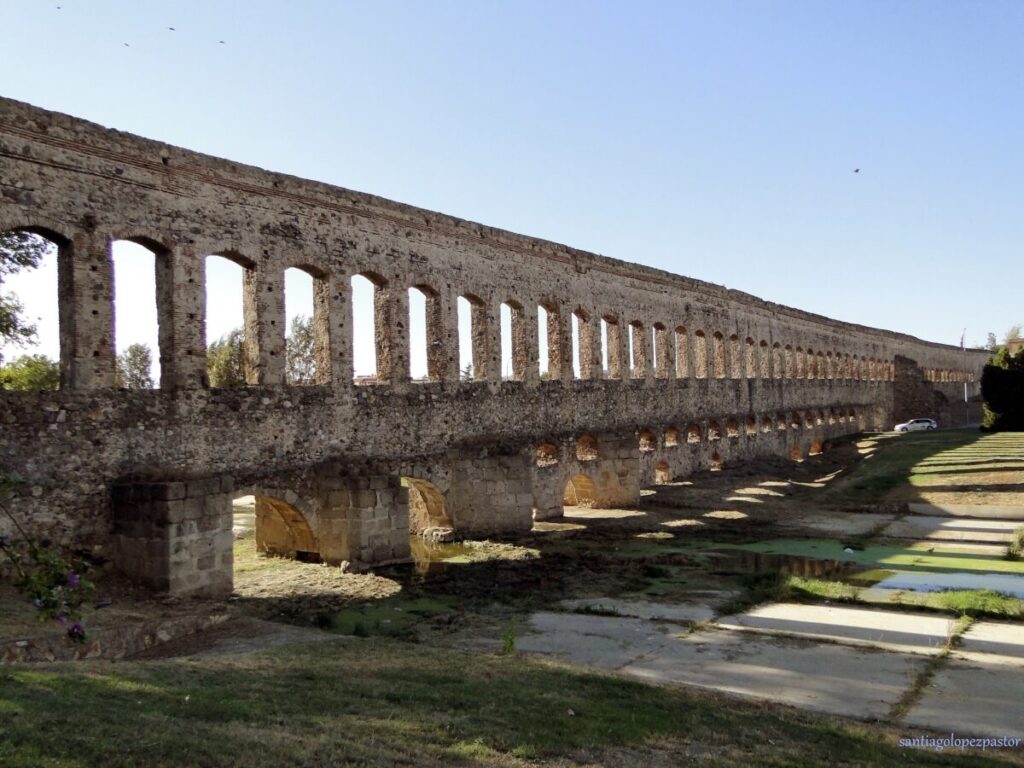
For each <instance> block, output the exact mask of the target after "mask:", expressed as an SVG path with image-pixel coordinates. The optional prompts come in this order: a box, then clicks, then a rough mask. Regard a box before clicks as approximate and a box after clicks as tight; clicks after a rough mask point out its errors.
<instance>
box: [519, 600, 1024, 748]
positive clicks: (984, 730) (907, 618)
mask: <svg viewBox="0 0 1024 768" xmlns="http://www.w3.org/2000/svg"><path fill="white" fill-rule="evenodd" d="M573 606H574V607H576V608H579V609H583V610H607V611H613V610H614V611H616V612H626V611H630V612H631V613H633V614H634V615H632V616H621V615H617V616H606V615H592V614H579V613H553V612H543V613H537V614H534V615H533V616H532V617H531V619H530V623H529V630H530V631H529V633H528V634H526V635H524V636H522V637H520V638H518V639H517V642H516V647H517V648H518V649H519V650H521V651H525V652H527V653H539V654H545V655H551V656H555V657H557V658H559V659H562V660H563V661H565V662H568V663H571V664H579V665H583V666H589V667H596V668H600V669H604V670H610V671H615V672H618V673H620V674H625V675H629V676H631V677H635V678H639V679H642V680H648V681H651V682H658V683H673V684H682V685H692V686H696V687H701V688H713V689H715V690H720V691H723V692H726V693H730V694H733V695H737V696H743V697H750V698H757V699H764V700H770V701H775V702H780V703H784V704H790V705H793V706H798V707H802V708H805V709H809V710H814V711H817V712H823V713H829V714H835V715H846V716H850V717H857V718H865V719H886V718H888V717H890V714H891V713H892V712H893V711H894V707H896V706H897V705H899V710H897V711H902V710H903V709H906V710H907V711H906V714H904V715H903V716H902V718H901V719H900V720H899V721H900V722H903V723H906V724H907V725H915V726H922V727H927V728H930V729H934V730H939V731H951V730H952V731H956V732H957V733H958V734H962V735H976V736H1015V737H1024V708H1021V706H1020V703H1019V702H1020V701H1021V700H1022V699H1024V626H1022V625H1019V624H1011V623H998V622H979V623H976V624H975V625H974V626H973V627H971V629H970V630H969V631H968V632H967V633H966V634H965V635H964V636H963V638H962V640H961V643H960V645H959V647H958V648H956V649H955V650H953V651H952V652H949V651H947V643H948V640H949V637H950V634H951V633H952V632H953V629H954V624H955V622H954V621H953V620H952V619H950V618H948V617H943V616H937V615H936V614H927V613H911V612H906V611H887V610H883V609H871V608H861V607H846V606H832V605H801V604H793V603H775V604H769V605H764V606H759V607H757V608H755V609H752V610H750V611H747V612H745V613H740V614H736V615H732V616H727V617H722V618H720V619H718V620H717V621H714V622H711V623H710V624H709V623H707V622H701V623H697V624H694V623H690V624H689V626H688V625H687V624H686V623H684V621H685V618H684V617H693V619H690V620H689V621H690V622H693V621H694V620H697V621H700V618H701V617H703V616H704V615H706V613H707V612H709V611H710V610H712V609H711V607H710V606H709V605H703V606H702V605H699V604H692V605H671V606H670V605H664V606H659V604H657V603H651V602H648V601H623V600H588V601H579V602H578V603H574V604H573ZM637 615H642V616H644V618H637ZM670 617H671V618H672V619H675V621H672V620H671V619H670ZM936 664H937V665H938V666H937V667H936V666H935V665H936ZM929 671H930V673H931V674H932V675H933V677H931V679H930V680H928V681H926V685H924V688H923V693H921V694H920V695H918V694H917V693H912V692H913V691H915V687H916V686H917V685H918V684H919V681H921V680H922V675H925V674H926V673H929ZM907 697H911V698H909V699H908V698H907ZM907 705H909V707H908V706H907Z"/></svg>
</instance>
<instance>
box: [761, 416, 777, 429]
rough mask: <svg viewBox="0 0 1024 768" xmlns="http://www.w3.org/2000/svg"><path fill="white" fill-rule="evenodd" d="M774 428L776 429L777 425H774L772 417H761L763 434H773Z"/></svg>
mask: <svg viewBox="0 0 1024 768" xmlns="http://www.w3.org/2000/svg"><path fill="white" fill-rule="evenodd" d="M774 428H775V425H774V424H773V423H772V417H771V416H762V417H761V432H765V433H767V432H771V431H772V430H773V429H774Z"/></svg>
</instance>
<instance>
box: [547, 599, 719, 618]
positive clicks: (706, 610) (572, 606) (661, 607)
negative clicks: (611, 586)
mask: <svg viewBox="0 0 1024 768" xmlns="http://www.w3.org/2000/svg"><path fill="white" fill-rule="evenodd" d="M560 605H562V606H564V607H566V608H568V609H569V610H574V611H578V610H581V609H582V610H593V611H602V612H609V613H615V614H618V615H619V616H630V617H633V618H637V619H655V620H658V621H674V622H679V623H686V622H696V621H709V620H710V619H712V618H713V617H714V615H715V611H714V609H713V608H712V607H711V606H709V605H705V604H703V603H681V604H677V605H667V604H665V603H652V602H649V601H647V600H620V599H617V598H613V597H589V598H583V599H579V600H563V601H562V602H561V603H560Z"/></svg>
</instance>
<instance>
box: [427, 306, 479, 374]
mask: <svg viewBox="0 0 1024 768" xmlns="http://www.w3.org/2000/svg"><path fill="white" fill-rule="evenodd" d="M458 300H459V297H458V294H457V293H456V292H455V291H454V290H452V289H448V290H445V291H442V292H441V293H440V294H439V295H438V297H437V298H436V299H435V300H434V301H435V303H436V304H437V312H438V318H437V323H438V331H437V338H438V340H439V341H440V344H439V345H438V348H437V350H435V353H434V354H435V356H436V358H437V365H438V378H439V379H440V380H441V381H458V380H459V379H460V378H461V375H462V372H461V370H460V369H459V310H458ZM428 312H429V307H428ZM427 343H428V344H430V334H429V333H428V335H427ZM427 355H428V356H429V355H430V350H429V349H428V350H427ZM475 363H476V361H475V360H474V365H473V370H474V371H475V370H476V364H475Z"/></svg>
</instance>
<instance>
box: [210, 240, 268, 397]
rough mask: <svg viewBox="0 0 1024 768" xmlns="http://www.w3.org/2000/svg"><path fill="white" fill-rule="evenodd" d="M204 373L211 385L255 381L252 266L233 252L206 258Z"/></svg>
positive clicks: (255, 332)
mask: <svg viewBox="0 0 1024 768" xmlns="http://www.w3.org/2000/svg"><path fill="white" fill-rule="evenodd" d="M205 266H206V318H205V332H206V339H205V342H206V376H207V381H208V382H209V385H210V386H211V387H214V388H222V387H224V388H227V387H244V386H246V385H253V384H259V365H258V363H259V352H258V350H259V346H258V345H259V339H258V337H257V328H258V323H257V317H256V295H255V294H256V285H255V281H256V276H255V268H254V267H255V265H254V264H253V263H252V262H251V261H249V260H248V259H246V258H244V257H242V256H240V255H239V254H237V253H233V252H225V253H221V254H213V255H210V256H207V257H206V264H205Z"/></svg>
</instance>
